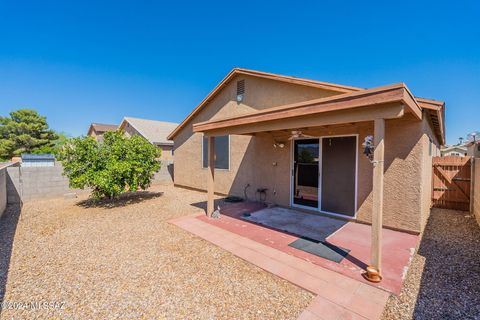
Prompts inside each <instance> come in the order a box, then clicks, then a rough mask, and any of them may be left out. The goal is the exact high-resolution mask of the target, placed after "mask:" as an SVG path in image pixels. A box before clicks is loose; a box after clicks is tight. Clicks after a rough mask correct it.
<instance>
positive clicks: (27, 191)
mask: <svg viewBox="0 0 480 320" xmlns="http://www.w3.org/2000/svg"><path fill="white" fill-rule="evenodd" d="M7 172H8V177H7V179H8V181H7V189H8V200H9V203H15V202H19V201H25V200H30V199H35V198H42V197H54V196H61V195H64V194H65V193H68V192H71V190H70V188H69V186H68V179H67V177H64V176H63V175H62V172H63V167H62V165H61V163H60V162H56V163H55V166H54V167H18V166H17V167H9V168H8V169H7Z"/></svg>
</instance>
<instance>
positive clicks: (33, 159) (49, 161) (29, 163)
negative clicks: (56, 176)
mask: <svg viewBox="0 0 480 320" xmlns="http://www.w3.org/2000/svg"><path fill="white" fill-rule="evenodd" d="M21 166H22V167H54V166H55V156H54V155H53V154H29V153H24V154H22V161H21Z"/></svg>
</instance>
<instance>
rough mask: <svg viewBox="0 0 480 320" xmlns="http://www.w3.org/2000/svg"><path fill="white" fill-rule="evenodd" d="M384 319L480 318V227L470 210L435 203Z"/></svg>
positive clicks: (388, 304)
mask: <svg viewBox="0 0 480 320" xmlns="http://www.w3.org/2000/svg"><path fill="white" fill-rule="evenodd" d="M383 318H384V319H417V320H420V319H428V320H430V319H480V228H479V226H478V224H477V223H476V221H475V218H473V217H472V216H470V215H469V214H468V213H466V212H461V211H453V210H443V209H434V210H433V211H432V214H431V215H430V218H429V221H428V224H427V226H426V228H425V231H424V234H423V238H422V241H421V243H420V247H419V250H418V252H417V254H416V255H415V257H414V259H413V261H412V265H411V266H410V269H409V272H408V275H407V279H406V281H405V283H404V286H403V288H402V292H401V293H400V295H399V296H398V297H395V296H391V297H390V299H389V301H388V303H387V307H386V308H385V311H384V314H383Z"/></svg>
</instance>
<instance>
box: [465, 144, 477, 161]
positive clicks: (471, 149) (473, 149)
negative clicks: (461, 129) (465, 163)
mask: <svg viewBox="0 0 480 320" xmlns="http://www.w3.org/2000/svg"><path fill="white" fill-rule="evenodd" d="M478 146H479V145H478V144H472V145H471V146H468V147H467V156H469V157H474V158H480V150H479V147H478Z"/></svg>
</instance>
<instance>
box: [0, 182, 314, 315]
mask: <svg viewBox="0 0 480 320" xmlns="http://www.w3.org/2000/svg"><path fill="white" fill-rule="evenodd" d="M85 199H86V196H85V195H82V196H81V197H80V198H78V199H55V200H41V201H35V202H33V201H32V202H27V203H25V204H24V206H23V208H22V210H21V214H20V210H18V208H12V207H11V208H9V209H8V212H7V213H6V214H5V215H4V217H3V218H2V220H1V221H0V259H1V260H0V299H1V300H3V302H4V309H3V310H1V311H2V312H1V314H0V318H1V319H18V318H49V319H59V318H61V319H65V318H68V319H114V318H122V319H153V318H162V319H165V318H166V319H175V318H177V319H295V318H296V317H298V315H299V314H300V313H301V312H302V311H303V309H304V308H306V307H307V305H308V304H309V303H310V301H311V300H312V298H313V296H312V294H310V293H308V292H307V291H304V290H302V289H300V288H298V287H296V286H294V285H292V284H290V283H288V282H286V281H284V280H282V279H280V278H278V277H275V276H273V275H271V274H269V273H268V272H265V271H263V270H261V269H259V268H257V267H255V266H253V265H251V264H249V263H247V262H244V261H243V260H241V259H239V258H237V257H235V256H233V255H232V254H230V253H228V252H226V251H224V250H221V249H219V248H217V247H216V246H214V245H211V244H209V243H208V242H206V241H204V240H202V239H199V238H197V237H195V236H193V235H191V234H189V233H187V232H185V231H183V230H181V229H179V228H177V227H175V226H173V225H171V224H169V223H167V222H166V220H168V219H171V218H174V217H179V216H182V215H186V214H191V213H194V212H196V211H198V210H199V209H197V208H195V207H193V206H192V205H191V204H192V203H199V202H202V201H204V200H205V194H202V193H198V192H194V191H188V190H183V189H177V188H173V186H171V185H157V186H154V187H152V188H151V189H150V190H149V192H144V193H142V194H141V195H140V196H136V197H126V198H125V199H123V201H120V202H119V203H118V204H117V205H115V206H110V205H109V204H108V203H102V204H97V205H96V206H91V203H89V202H88V201H84V200H85ZM32 301H36V302H52V303H53V302H59V303H64V304H63V305H57V306H56V307H57V308H55V306H53V305H52V306H51V307H49V308H46V309H38V308H37V309H34V310H31V309H29V307H28V306H24V305H22V304H23V303H26V302H32ZM13 302H16V303H20V305H17V307H20V309H21V310H18V309H17V310H14V309H10V308H12V307H13V306H12V303H13ZM58 307H61V308H60V309H59V308H58Z"/></svg>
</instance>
